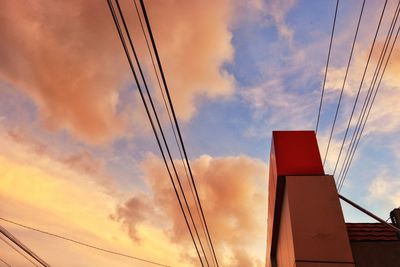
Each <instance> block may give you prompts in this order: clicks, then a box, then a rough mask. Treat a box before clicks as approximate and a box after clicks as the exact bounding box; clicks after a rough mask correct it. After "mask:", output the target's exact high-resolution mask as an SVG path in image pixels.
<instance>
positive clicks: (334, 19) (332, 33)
mask: <svg viewBox="0 0 400 267" xmlns="http://www.w3.org/2000/svg"><path fill="white" fill-rule="evenodd" d="M338 7H339V0H336V8H335V16H334V18H333V25H332V32H331V39H330V41H329V49H328V57H327V59H326V66H325V74H324V81H323V83H322V91H321V100H320V102H319V110H318V117H317V125H316V126H315V134H317V133H318V125H319V119H320V116H321V109H322V101H323V98H324V92H325V83H326V77H327V75H328V67H329V60H330V58H331V50H332V43H333V35H334V32H335V25H336V17H337V13H338Z"/></svg>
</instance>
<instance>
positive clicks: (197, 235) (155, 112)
mask: <svg viewBox="0 0 400 267" xmlns="http://www.w3.org/2000/svg"><path fill="white" fill-rule="evenodd" d="M116 4H117V9H118V12H119V15H120V17H121V20H122V23H123V26H124V29H125V32H126V35H127V37H128V41H129V44H130V48H131V50H132V52H133V55H134V58H135V62H136V65H137V67H138V70H139V73H140V77H141V78H142V82H143V85H144V87H145V90H146V94H147V97H148V99H149V101H150V106H151V108H152V111H153V114H154V116H155V119H156V122H157V126H158V130H159V131H160V133H161V137H162V140H163V143H164V146H165V149H166V151H167V154H168V158H169V160H170V163H171V165H172V168H173V171H174V174H175V177H176V180H177V182H178V186H179V189H180V192H181V194H182V197H183V200H184V203H185V206H186V209H187V211H188V213H189V217H190V221H191V222H192V224H193V228H194V231H195V234H196V237H197V239H198V240H199V244H200V248H201V250H202V252H203V255H204V258H205V261H206V264H207V266H209V263H208V259H207V255H206V253H205V251H204V247H203V243H202V241H201V238H200V236H199V233H198V230H197V226H196V223H195V221H194V218H193V215H192V212H191V209H190V206H189V204H188V201H187V198H186V195H185V192H184V190H183V187H182V183H181V181H180V178H179V175H178V172H177V169H176V167H175V164H174V161H173V159H172V155H171V152H170V149H169V146H168V142H167V140H166V137H165V134H164V131H163V129H162V126H161V123H160V120H159V117H158V115H157V111H156V109H155V106H154V102H153V100H152V96H151V93H150V91H149V88H148V86H147V83H146V79H145V77H144V74H143V70H142V68H141V65H140V62H139V59H138V56H137V53H136V50H135V48H134V44H133V41H132V38H131V35H130V33H129V29H128V26H127V24H126V20H125V17H124V15H123V12H122V9H121V6H120V4H119V0H116Z"/></svg>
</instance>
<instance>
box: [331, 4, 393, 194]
mask: <svg viewBox="0 0 400 267" xmlns="http://www.w3.org/2000/svg"><path fill="white" fill-rule="evenodd" d="M399 13H400V1H399V2H398V4H397V7H396V10H395V12H394V15H393V18H392V21H391V24H390V27H389V30H388V33H387V34H386V38H385V42H384V45H383V48H382V50H381V53H380V56H379V60H378V63H377V66H376V68H375V71H374V74H373V78H372V80H371V83H370V86H369V88H368V92H367V95H366V96H365V99H364V103H363V107H362V109H361V112H360V115H359V117H358V120H357V124H356V130H354V132H353V135H352V138H351V142H350V144H349V147H348V149H347V151H346V156H345V160H344V161H343V164H342V167H341V169H340V173H339V181H340V182H339V186H338V189H339V190H340V189H341V186H342V185H343V182H344V179H343V178H344V177H345V173H346V174H347V170H348V167H349V166H350V165H349V163H351V161H352V158H353V156H354V153H355V148H356V147H357V145H358V141H359V139H358V137H360V138H361V136H359V133H360V129H361V125H362V124H363V121H364V117H365V114H366V110H367V107H368V104H369V102H370V100H371V96H372V93H373V91H374V87H375V85H376V81H377V79H378V76H379V73H380V70H381V67H382V64H383V61H384V58H385V56H386V53H387V49H388V47H389V43H390V40H391V39H392V36H393V31H394V28H395V24H396V23H397V20H398V17H399ZM364 125H365V124H364ZM356 143H357V145H356ZM353 152H354V153H353ZM350 158H351V159H350Z"/></svg>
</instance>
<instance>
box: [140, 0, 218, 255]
mask: <svg viewBox="0 0 400 267" xmlns="http://www.w3.org/2000/svg"><path fill="white" fill-rule="evenodd" d="M132 1H133V4H134V6H135V10H136V13H137V16H138V19H139V23H140V28H141V30H142V33H143V36H144V39H145V41H146V46H147V50H148V52H149V55H150V58H151V63H152V66H153V70H154V73H155V75H156V78H157V83H158V88H159V90H160V92H161V96H162V99H163V102H164V106H165V109H166V111H167V114H168V119H169V122H170V125H171V129H172V132H173V135H174V139H175V143H176V145H177V147H178V151H179V155H180V158H181V161H182V166H183V167H184V170H185V174H186V178H187V181H188V184H189V188H190V192H191V194H192V197H193V200H194V203H195V205H196V210H197V214H198V216H199V220H200V222H201V228H202V230H203V233H204V235H205V236H206V237H207V233H206V229H205V225H204V221H203V220H202V218H201V217H200V216H201V213H200V208H199V204H198V202H197V201H196V197H195V193H194V191H193V186H192V183H191V181H190V178H189V174H188V170H187V167H186V164H185V162H184V159H183V154H182V149H181V146H180V144H179V141H178V137H177V134H176V131H175V127H174V125H173V121H172V117H171V112H170V110H169V108H168V104H167V102H166V99H165V94H164V91H163V89H162V85H161V81H160V77H159V75H158V72H157V68H156V64H155V61H154V57H153V53H152V52H151V48H150V44H149V40H148V38H147V35H146V31H145V29H144V26H143V22H142V18H141V16H140V12H139V8H138V6H137V4H136V0H132ZM207 245H208V248H209V250H210V251H212V249H211V246H210V241H209V239H208V238H207ZM214 262H215V260H214Z"/></svg>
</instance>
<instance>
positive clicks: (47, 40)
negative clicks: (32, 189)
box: [0, 0, 234, 144]
mask: <svg viewBox="0 0 400 267" xmlns="http://www.w3.org/2000/svg"><path fill="white" fill-rule="evenodd" d="M122 4H123V6H124V10H125V12H126V13H127V17H128V20H129V21H132V19H135V21H134V22H133V24H132V23H130V28H131V30H132V32H133V33H134V36H136V37H138V38H136V37H135V40H136V39H139V36H140V38H141V39H143V36H142V35H141V33H140V35H138V34H139V32H138V31H137V30H138V29H135V28H138V21H137V18H136V17H131V18H129V16H131V15H133V14H134V9H133V5H132V3H131V2H130V1H129V4H128V2H123V3H122ZM148 5H149V6H148V11H149V14H150V17H151V22H152V25H153V28H154V32H155V35H156V38H157V45H158V48H159V51H160V54H161V58H162V61H163V63H164V66H165V71H166V75H167V78H168V81H169V84H170V88H171V94H172V96H173V100H174V104H175V105H176V109H177V113H178V116H179V117H180V118H182V119H190V118H191V117H192V116H193V115H194V114H195V112H196V109H197V108H196V105H197V104H198V103H197V100H196V99H197V97H199V96H205V97H207V98H211V99H215V98H217V97H222V96H229V95H231V94H232V93H233V83H234V79H233V77H232V76H231V75H230V74H228V73H227V72H226V71H225V70H224V69H223V65H224V64H225V63H227V62H229V61H231V60H232V58H233V47H232V45H231V33H230V31H229V22H230V20H231V5H232V4H231V2H229V1H227V0H221V1H217V2H215V1H211V0H208V1H206V2H205V1H191V2H190V3H189V2H187V1H183V0H181V1H162V2H157V3H155V2H151V3H149V4H148ZM210 5H212V6H213V8H212V9H210V8H209V6H210ZM0 18H1V21H2V23H1V25H0V34H1V36H2V42H1V44H0V78H1V79H3V80H5V81H7V82H9V83H11V84H12V85H14V86H16V87H17V88H19V89H21V90H23V91H24V92H26V93H27V94H28V95H29V96H30V97H31V98H32V99H33V100H34V102H35V104H36V105H37V107H38V111H39V114H40V117H41V119H42V121H43V122H44V125H46V126H47V127H48V128H49V129H67V130H68V131H69V132H71V133H72V134H73V135H75V136H77V137H78V138H80V139H82V140H84V141H86V142H89V143H92V144H98V143H104V142H107V141H110V140H111V139H113V138H115V137H118V136H120V135H123V134H125V133H124V132H125V131H127V130H128V128H129V127H127V123H128V122H129V120H128V117H129V118H130V116H131V115H132V114H129V113H130V112H128V110H125V109H124V108H122V111H121V107H120V106H119V105H120V101H119V98H120V89H121V86H122V85H123V83H125V82H126V81H133V79H132V77H131V76H130V73H129V69H128V65H127V62H126V59H125V58H124V54H123V50H122V47H121V44H120V42H119V39H118V35H117V33H116V30H115V26H114V24H113V21H112V18H111V15H110V13H109V10H108V6H107V4H106V3H105V2H103V1H82V0H72V1H67V2H62V3H61V2H58V3H55V2H52V1H46V0H40V1H37V2H35V3H29V4H28V3H25V2H18V1H11V2H7V3H4V4H2V8H1V10H0ZM166 21H168V23H165V22H166ZM139 40H140V39H139ZM140 45H143V44H140V42H139V44H138V47H140ZM139 51H142V52H143V51H145V50H143V49H140V48H139ZM142 56H143V57H146V58H147V59H146V61H148V54H143V55H142ZM143 59H144V58H143Z"/></svg>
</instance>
